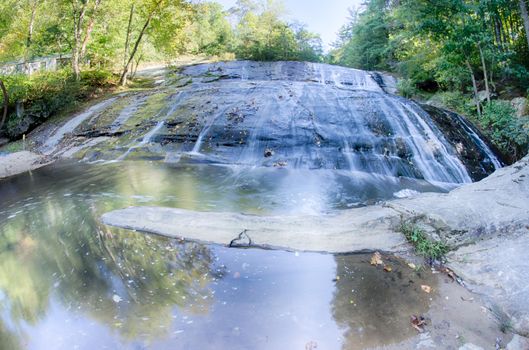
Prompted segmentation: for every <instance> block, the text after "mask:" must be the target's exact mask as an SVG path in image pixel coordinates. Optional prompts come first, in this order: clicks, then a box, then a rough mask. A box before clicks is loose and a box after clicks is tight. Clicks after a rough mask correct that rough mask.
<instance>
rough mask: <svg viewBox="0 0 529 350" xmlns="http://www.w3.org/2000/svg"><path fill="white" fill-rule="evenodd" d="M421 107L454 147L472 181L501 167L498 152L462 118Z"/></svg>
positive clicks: (438, 109) (451, 113)
mask: <svg viewBox="0 0 529 350" xmlns="http://www.w3.org/2000/svg"><path fill="white" fill-rule="evenodd" d="M421 106H422V108H424V110H425V111H426V112H428V114H429V115H430V116H431V118H432V121H433V122H435V124H436V125H437V127H438V128H439V129H441V130H442V131H443V135H444V137H446V138H447V139H448V140H449V142H450V143H451V144H452V145H454V148H455V150H456V152H457V153H458V155H459V159H461V161H462V162H463V163H464V164H465V167H466V168H467V170H468V172H469V174H470V176H471V177H472V179H473V180H474V181H479V180H481V179H483V178H485V177H486V176H488V175H489V174H490V173H491V172H493V171H494V169H496V168H498V167H500V166H501V163H502V161H501V160H500V159H498V156H497V155H498V154H499V152H498V151H497V150H496V149H495V148H494V147H493V146H492V145H491V144H489V143H488V142H487V141H486V138H485V136H483V135H482V134H481V133H480V132H479V130H478V129H477V128H475V127H474V126H473V125H472V124H470V123H468V121H466V120H465V119H464V118H463V117H462V116H460V115H458V114H456V113H453V112H450V111H447V110H443V109H440V108H437V107H434V106H431V105H421Z"/></svg>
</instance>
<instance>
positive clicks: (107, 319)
mask: <svg viewBox="0 0 529 350" xmlns="http://www.w3.org/2000/svg"><path fill="white" fill-rule="evenodd" d="M120 200H121V199H120ZM113 204H114V205H116V203H113ZM122 204H123V203H119V204H117V205H119V206H121V205H122ZM101 209H102V208H98V209H96V205H95V204H94V201H93V200H86V199H85V198H76V197H75V196H71V197H62V196H54V197H53V198H52V199H50V198H48V199H46V200H43V201H42V202H40V203H39V204H38V205H36V206H33V207H28V208H27V209H25V210H24V211H23V212H21V213H18V214H17V216H16V217H15V218H12V219H10V220H8V221H6V222H5V223H4V224H3V225H1V226H0V236H1V237H2V239H1V240H0V293H2V294H3V298H4V300H2V303H1V306H0V312H1V313H0V315H1V316H2V318H3V319H4V320H5V321H9V322H8V323H9V324H12V325H15V326H16V325H20V324H21V322H27V323H29V324H36V323H37V322H38V321H39V320H41V319H43V318H44V317H45V316H46V313H47V310H48V307H49V304H50V300H51V298H52V297H53V298H54V299H55V300H58V301H59V302H60V303H62V304H63V305H64V306H65V308H67V309H69V310H79V312H80V313H84V314H85V315H89V316H90V317H93V318H95V319H98V320H100V321H102V322H103V323H105V324H107V325H108V326H110V327H113V328H115V329H117V330H118V331H119V333H120V334H121V335H122V336H124V337H126V338H135V337H137V336H138V335H139V334H140V331H141V335H142V337H146V338H150V339H152V338H159V337H161V336H163V335H164V333H165V332H166V331H167V330H168V328H169V326H170V325H171V322H172V311H173V308H174V307H175V306H178V307H179V308H180V309H183V310H186V311H188V312H193V313H200V312H207V311H208V305H209V302H211V300H212V295H211V294H210V291H209V290H208V289H207V285H208V283H209V280H210V279H211V278H212V277H213V272H212V271H213V268H212V264H213V260H212V257H211V254H210V252H209V250H208V248H206V247H204V246H200V245H197V244H190V243H180V242H177V241H175V240H169V239H165V238H161V237H152V236H147V235H143V234H140V233H134V232H126V231H120V230H114V229H112V230H110V229H109V228H107V227H104V226H101V225H99V224H98V222H97V218H98V217H99V214H100V213H99V212H98V211H99V210H101ZM6 318H7V319H6ZM146 320H148V322H146ZM0 321H1V320H0ZM19 329H20V327H18V331H19ZM13 332H14V333H16V332H17V330H13ZM9 334H11V333H9V332H8V331H7V328H6V327H2V325H1V324H0V337H1V338H0V340H1V341H2V343H3V340H4V339H6V341H8V339H10V338H9ZM13 348H16V347H13Z"/></svg>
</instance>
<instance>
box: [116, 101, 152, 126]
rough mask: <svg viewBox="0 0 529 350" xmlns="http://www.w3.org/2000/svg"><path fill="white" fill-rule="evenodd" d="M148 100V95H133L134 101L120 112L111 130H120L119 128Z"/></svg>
mask: <svg viewBox="0 0 529 350" xmlns="http://www.w3.org/2000/svg"><path fill="white" fill-rule="evenodd" d="M146 100H147V96H141V97H136V96H134V97H133V100H132V103H131V104H129V105H128V106H126V107H125V108H123V110H122V111H121V112H120V113H119V115H118V117H117V118H116V119H115V120H114V122H112V125H111V126H110V132H111V133H115V132H117V131H119V129H120V128H121V127H122V126H123V124H125V123H126V122H127V120H129V119H130V118H131V117H132V116H133V115H134V113H136V112H137V111H138V109H139V108H140V107H141V106H143V104H145V101H146Z"/></svg>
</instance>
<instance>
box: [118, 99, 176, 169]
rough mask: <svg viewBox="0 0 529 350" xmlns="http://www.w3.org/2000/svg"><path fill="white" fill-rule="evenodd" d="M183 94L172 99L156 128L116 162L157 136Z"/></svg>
mask: <svg viewBox="0 0 529 350" xmlns="http://www.w3.org/2000/svg"><path fill="white" fill-rule="evenodd" d="M183 95H184V94H183V93H182V92H179V93H178V94H177V95H176V96H175V97H174V101H173V102H172V103H171V107H170V108H169V109H168V110H167V112H166V113H165V116H164V117H163V118H162V119H161V120H160V121H158V122H157V123H156V126H154V128H152V129H151V130H150V131H149V132H147V133H146V134H145V135H144V136H143V137H142V139H141V141H140V142H139V143H137V144H135V145H133V146H131V147H129V149H128V150H127V151H126V152H125V153H123V154H122V155H121V156H119V157H118V158H117V159H116V161H122V160H124V159H125V158H127V156H128V155H129V154H130V153H131V152H132V151H133V150H135V149H139V148H141V147H143V146H145V145H147V144H148V143H150V142H151V140H152V139H153V137H154V136H156V135H157V134H158V132H159V131H160V130H161V129H162V128H163V127H164V126H165V121H166V120H167V119H168V118H169V117H170V116H172V115H173V114H174V113H175V111H176V109H177V108H178V107H179V106H180V102H181V101H182V97H183Z"/></svg>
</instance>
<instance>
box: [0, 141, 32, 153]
mask: <svg viewBox="0 0 529 350" xmlns="http://www.w3.org/2000/svg"><path fill="white" fill-rule="evenodd" d="M26 147H27V146H26ZM23 150H24V144H23V142H22V140H19V141H15V142H10V143H8V144H7V145H3V146H2V147H0V152H5V153H16V152H20V151H23Z"/></svg>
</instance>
